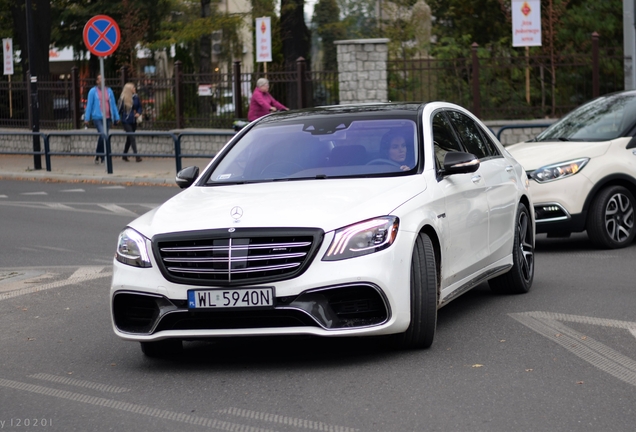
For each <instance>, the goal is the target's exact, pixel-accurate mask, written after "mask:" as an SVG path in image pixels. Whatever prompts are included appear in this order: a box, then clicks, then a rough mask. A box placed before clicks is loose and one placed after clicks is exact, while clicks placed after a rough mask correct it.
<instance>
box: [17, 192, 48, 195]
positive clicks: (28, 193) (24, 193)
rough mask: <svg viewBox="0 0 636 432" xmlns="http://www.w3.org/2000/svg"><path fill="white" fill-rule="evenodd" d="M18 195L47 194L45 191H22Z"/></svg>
mask: <svg viewBox="0 0 636 432" xmlns="http://www.w3.org/2000/svg"><path fill="white" fill-rule="evenodd" d="M20 195H48V194H47V193H46V192H22V193H21V194H20Z"/></svg>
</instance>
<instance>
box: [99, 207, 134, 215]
mask: <svg viewBox="0 0 636 432" xmlns="http://www.w3.org/2000/svg"><path fill="white" fill-rule="evenodd" d="M97 205H98V206H100V207H101V208H103V209H106V210H108V211H111V212H113V213H117V214H120V215H126V216H134V217H137V216H139V215H138V214H137V213H135V212H131V211H130V210H128V209H125V208H123V207H120V206H118V205H117V204H97Z"/></svg>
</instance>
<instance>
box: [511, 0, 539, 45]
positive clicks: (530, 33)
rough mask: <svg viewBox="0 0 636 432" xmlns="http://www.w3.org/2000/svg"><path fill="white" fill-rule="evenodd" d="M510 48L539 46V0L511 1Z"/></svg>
mask: <svg viewBox="0 0 636 432" xmlns="http://www.w3.org/2000/svg"><path fill="white" fill-rule="evenodd" d="M512 46H513V47H526V46H541V0H512Z"/></svg>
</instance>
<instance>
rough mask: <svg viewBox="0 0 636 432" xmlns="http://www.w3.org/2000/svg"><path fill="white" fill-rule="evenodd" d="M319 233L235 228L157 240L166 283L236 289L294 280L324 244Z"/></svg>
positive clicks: (177, 234)
mask: <svg viewBox="0 0 636 432" xmlns="http://www.w3.org/2000/svg"><path fill="white" fill-rule="evenodd" d="M322 236H323V231H322V230H317V229H304V230H289V229H269V230H262V229H258V230H256V229H237V230H235V231H233V232H228V230H214V231H204V232H188V233H176V234H164V235H160V236H156V237H155V238H153V242H152V243H153V248H154V250H155V256H158V257H160V258H161V261H160V264H161V270H162V273H163V274H164V276H165V277H166V279H168V280H170V281H172V282H176V283H187V284H195V285H222V286H232V285H241V284H247V283H250V284H252V283H263V282H273V281H279V280H284V279H290V278H292V277H295V276H297V275H299V274H300V273H302V272H303V271H304V270H305V268H306V267H307V265H308V264H309V262H310V261H311V259H312V258H313V255H314V254H315V251H316V250H317V248H318V246H319V245H320V243H321V241H322Z"/></svg>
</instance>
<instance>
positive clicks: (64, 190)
mask: <svg viewBox="0 0 636 432" xmlns="http://www.w3.org/2000/svg"><path fill="white" fill-rule="evenodd" d="M60 192H86V191H85V190H84V189H63V190H61V191H60Z"/></svg>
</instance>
